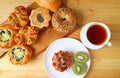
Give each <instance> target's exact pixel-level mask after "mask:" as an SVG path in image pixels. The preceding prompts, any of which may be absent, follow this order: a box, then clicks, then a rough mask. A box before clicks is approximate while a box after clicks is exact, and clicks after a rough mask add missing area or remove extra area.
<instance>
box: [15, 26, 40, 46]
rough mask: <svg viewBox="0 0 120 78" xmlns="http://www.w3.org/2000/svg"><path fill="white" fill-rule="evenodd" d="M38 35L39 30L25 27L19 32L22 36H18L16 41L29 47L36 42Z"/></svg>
mask: <svg viewBox="0 0 120 78" xmlns="http://www.w3.org/2000/svg"><path fill="white" fill-rule="evenodd" d="M38 33H39V29H38V28H37V27H34V26H26V27H24V28H21V29H20V30H19V34H21V35H23V36H20V35H19V39H18V40H19V41H21V42H20V43H25V44H27V45H31V44H32V43H34V42H35V41H36V40H37V36H38ZM15 40H16V39H15Z"/></svg>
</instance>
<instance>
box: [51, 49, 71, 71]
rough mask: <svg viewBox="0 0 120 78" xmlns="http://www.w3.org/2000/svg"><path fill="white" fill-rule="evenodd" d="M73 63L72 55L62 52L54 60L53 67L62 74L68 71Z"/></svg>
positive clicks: (55, 55) (56, 54)
mask: <svg viewBox="0 0 120 78" xmlns="http://www.w3.org/2000/svg"><path fill="white" fill-rule="evenodd" d="M71 62H72V60H71V55H70V54H69V53H68V52H67V51H61V50H60V51H58V52H57V53H55V54H54V56H53V58H52V65H53V67H54V68H55V69H56V70H57V71H60V72H63V71H65V70H67V69H68V67H69V66H70V64H71Z"/></svg>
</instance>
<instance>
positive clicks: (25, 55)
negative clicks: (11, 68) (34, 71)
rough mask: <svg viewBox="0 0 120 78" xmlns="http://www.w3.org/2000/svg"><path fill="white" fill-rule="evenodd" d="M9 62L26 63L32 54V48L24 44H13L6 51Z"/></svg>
mask: <svg viewBox="0 0 120 78" xmlns="http://www.w3.org/2000/svg"><path fill="white" fill-rule="evenodd" d="M8 55H9V58H10V61H11V63H13V64H16V65H18V64H19V65H23V64H27V63H28V62H29V60H30V59H31V56H32V49H31V48H30V47H28V46H26V45H15V46H13V47H12V48H10V50H9V51H8Z"/></svg>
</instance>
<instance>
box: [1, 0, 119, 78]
mask: <svg viewBox="0 0 120 78" xmlns="http://www.w3.org/2000/svg"><path fill="white" fill-rule="evenodd" d="M33 2H34V0H0V23H2V22H4V21H5V20H6V19H7V17H8V15H9V13H10V12H12V11H13V8H14V7H15V6H17V5H24V6H28V5H30V4H31V3H33ZM63 4H65V5H66V6H67V7H69V8H71V9H73V10H75V11H76V12H78V13H79V14H80V15H79V24H80V25H81V27H82V26H83V25H84V24H86V23H88V22H91V21H99V22H103V23H105V24H107V25H108V26H109V28H110V30H111V40H110V42H112V46H111V47H108V46H105V47H104V48H102V49H99V50H90V49H89V52H90V56H91V67H90V70H89V72H88V73H87V75H86V76H85V78H120V48H119V47H120V0H63ZM79 32H80V30H77V31H75V32H74V33H72V34H71V35H70V36H69V37H73V38H76V39H79ZM44 53H45V52H42V53H41V54H39V55H38V56H36V57H34V58H32V59H31V60H30V62H29V63H28V64H26V65H22V66H19V65H13V64H11V62H10V61H9V57H8V55H7V54H6V55H5V56H3V57H2V58H0V78H50V77H49V76H48V74H47V73H46V71H45V69H44V61H43V60H44Z"/></svg>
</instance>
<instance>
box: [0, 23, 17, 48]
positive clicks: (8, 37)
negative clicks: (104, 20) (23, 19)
mask: <svg viewBox="0 0 120 78" xmlns="http://www.w3.org/2000/svg"><path fill="white" fill-rule="evenodd" d="M16 33H17V31H15V30H14V29H12V28H11V26H10V25H3V26H1V27H0V48H8V47H11V46H13V45H15V42H14V37H15V35H16Z"/></svg>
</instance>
